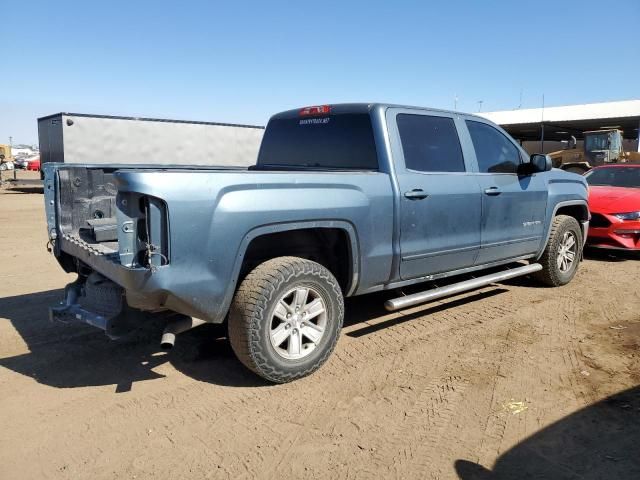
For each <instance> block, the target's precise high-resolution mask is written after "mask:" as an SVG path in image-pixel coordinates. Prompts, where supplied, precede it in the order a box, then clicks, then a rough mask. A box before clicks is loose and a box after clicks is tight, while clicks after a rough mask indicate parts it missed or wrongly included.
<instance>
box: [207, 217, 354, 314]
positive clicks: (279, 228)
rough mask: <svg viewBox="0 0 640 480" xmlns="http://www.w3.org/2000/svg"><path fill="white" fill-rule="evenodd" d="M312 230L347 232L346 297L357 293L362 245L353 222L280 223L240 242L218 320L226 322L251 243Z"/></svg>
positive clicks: (251, 233) (263, 227)
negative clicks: (284, 233) (348, 265)
mask: <svg viewBox="0 0 640 480" xmlns="http://www.w3.org/2000/svg"><path fill="white" fill-rule="evenodd" d="M310 228H333V229H338V230H343V231H345V232H346V234H347V238H348V239H349V250H350V252H349V253H350V256H351V265H350V272H351V275H350V280H349V289H348V291H347V292H346V293H345V297H348V296H351V295H352V294H353V293H354V292H355V291H356V289H357V287H358V282H359V279H360V245H359V242H358V235H357V233H356V229H355V227H354V226H353V224H352V223H351V222H348V221H346V220H308V221H300V222H287V223H278V224H273V225H261V226H259V227H255V228H253V229H251V230H249V231H248V232H247V233H246V234H245V236H244V237H243V239H242V241H241V242H240V247H239V248H238V251H237V253H236V258H235V261H234V266H233V272H232V275H231V280H230V283H229V287H228V288H227V292H226V293H225V296H224V299H223V301H222V305H221V307H222V308H220V309H219V312H220V313H219V314H218V315H220V317H219V318H218V319H217V320H218V321H219V322H222V321H224V317H225V316H226V314H227V312H228V310H229V307H230V305H231V300H232V299H233V295H234V294H235V291H236V287H237V284H238V278H239V276H240V269H241V268H242V262H243V261H244V256H245V253H246V252H247V249H248V248H249V245H250V244H251V242H252V241H253V240H254V239H255V238H257V237H260V236H262V235H268V234H272V233H280V232H286V231H293V230H302V229H310Z"/></svg>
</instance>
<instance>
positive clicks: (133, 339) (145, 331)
mask: <svg viewBox="0 0 640 480" xmlns="http://www.w3.org/2000/svg"><path fill="white" fill-rule="evenodd" d="M419 288H420V287H414V289H419ZM421 288H425V287H424V286H423V287H421ZM504 291H506V290H505V289H502V288H497V289H495V290H492V291H488V292H481V293H476V294H472V295H470V296H467V297H465V298H461V299H453V300H450V301H448V302H447V303H445V304H437V305H433V306H427V307H425V308H424V309H421V310H420V311H418V312H415V313H411V314H405V315H398V316H395V317H394V318H392V319H386V320H383V321H381V322H375V321H376V319H378V318H380V317H384V316H387V315H388V314H389V312H387V311H386V310H385V309H384V307H383V304H384V301H385V300H387V299H389V298H392V297H393V296H396V295H398V294H399V293H398V292H381V293H376V294H372V295H365V296H361V297H356V298H351V299H347V300H346V306H345V307H346V308H345V310H346V314H345V322H344V323H345V326H358V325H360V324H362V327H361V328H356V329H355V330H353V329H352V330H351V331H350V332H349V333H347V335H349V336H351V337H353V338H359V337H362V336H364V335H367V334H370V333H374V332H376V331H379V330H381V329H384V328H387V327H391V326H393V325H397V324H399V323H403V322H407V321H410V320H412V319H415V318H418V317H421V316H424V315H429V314H431V313H435V312H439V311H442V310H445V309H447V308H454V307H456V306H459V305H463V304H466V303H468V302H470V301H475V300H480V299H483V298H488V297H491V296H493V295H497V294H500V293H502V292H504ZM411 292H412V290H411V289H408V290H407V291H406V292H405V293H411ZM62 298H63V290H62V289H60V290H51V291H46V292H39V293H31V294H26V295H19V296H14V297H7V298H0V315H1V316H2V317H4V318H6V319H8V321H9V322H11V324H12V326H13V328H15V329H16V330H17V332H18V334H19V335H20V337H21V338H22V340H23V341H24V342H25V343H26V345H27V347H28V349H29V353H24V354H20V355H16V356H13V357H5V358H0V366H3V367H6V368H8V369H11V370H13V371H15V372H18V373H20V374H22V375H27V376H29V377H31V378H33V379H35V380H37V381H38V382H40V383H42V384H45V385H49V386H53V387H58V388H74V387H85V386H98V385H117V387H116V391H117V392H125V391H129V390H131V388H132V384H133V383H134V382H139V381H144V380H153V379H158V378H162V376H163V375H161V374H160V373H157V372H156V371H154V369H156V368H157V367H159V366H160V365H163V364H165V363H167V362H169V363H170V364H171V365H172V366H173V367H174V368H176V369H177V370H178V371H180V372H182V373H184V374H185V375H188V376H190V377H192V378H194V379H196V380H199V381H203V382H208V383H213V384H218V385H225V386H236V387H247V386H255V387H258V386H265V385H267V383H266V382H264V381H263V380H262V379H260V378H259V377H258V376H256V375H254V374H253V373H252V372H250V371H248V370H247V369H246V368H245V367H244V366H243V365H242V364H241V363H240V362H239V361H238V360H237V359H236V357H235V355H234V353H233V351H232V349H231V346H230V344H229V342H228V340H227V338H226V330H225V328H224V327H223V326H220V325H204V326H201V327H198V328H196V329H194V330H191V331H188V332H185V333H182V334H180V336H179V337H178V340H177V342H176V345H175V347H174V348H173V349H172V350H170V351H169V352H165V351H162V350H161V348H160V345H159V341H160V337H161V335H162V330H163V328H164V326H165V324H166V320H163V319H160V318H159V319H158V320H157V321H155V320H154V321H148V322H146V323H145V324H144V325H143V327H141V328H140V329H139V330H137V331H136V332H135V333H134V334H133V335H131V336H129V337H127V338H125V339H121V340H118V341H113V340H109V339H108V338H107V337H106V335H105V334H104V333H103V332H102V331H100V330H98V329H95V328H93V327H90V326H88V325H85V324H81V323H80V324H61V323H58V322H54V323H52V322H50V321H49V319H48V307H49V306H50V305H53V304H55V303H56V302H58V301H59V300H61V299H62ZM3 321H7V320H3V319H0V322H3ZM370 322H374V324H371V323H370Z"/></svg>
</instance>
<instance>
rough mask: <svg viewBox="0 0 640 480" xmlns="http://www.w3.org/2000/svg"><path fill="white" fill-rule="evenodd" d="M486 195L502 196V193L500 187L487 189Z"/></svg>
mask: <svg viewBox="0 0 640 480" xmlns="http://www.w3.org/2000/svg"><path fill="white" fill-rule="evenodd" d="M484 193H485V194H486V195H500V194H501V193H502V191H501V190H500V189H499V188H498V187H491V188H487V189H486V190H485V191H484Z"/></svg>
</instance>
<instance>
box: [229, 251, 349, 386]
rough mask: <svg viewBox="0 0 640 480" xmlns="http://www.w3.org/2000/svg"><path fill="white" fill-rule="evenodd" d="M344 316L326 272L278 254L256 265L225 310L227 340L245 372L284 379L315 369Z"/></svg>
mask: <svg viewBox="0 0 640 480" xmlns="http://www.w3.org/2000/svg"><path fill="white" fill-rule="evenodd" d="M343 317H344V303H343V298H342V291H341V290H340V286H339V285H338V282H337V281H336V279H335V277H334V276H333V275H332V274H331V272H329V270H327V269H326V268H325V267H323V266H322V265H320V264H318V263H316V262H312V261H310V260H305V259H302V258H298V257H279V258H275V259H273V260H268V261H266V262H264V263H262V264H260V265H258V266H257V267H256V268H255V269H254V270H253V271H251V272H250V273H249V275H247V276H246V278H245V279H244V280H243V281H242V283H241V284H240V287H239V288H238V290H237V291H236V294H235V296H234V299H233V303H232V305H231V310H230V312H229V340H230V342H231V347H232V348H233V351H234V352H235V354H236V356H237V357H238V359H239V360H240V361H241V362H242V363H243V364H244V365H245V366H247V367H248V368H249V369H250V370H252V371H253V372H255V373H257V374H258V375H260V376H261V377H263V378H265V379H267V380H269V381H272V382H275V383H285V382H289V381H292V380H295V379H298V378H301V377H304V376H306V375H309V374H310V373H312V372H314V371H316V370H317V369H318V368H320V366H321V365H322V364H323V363H324V362H325V361H326V360H327V358H328V357H329V355H330V354H331V352H332V351H333V349H334V347H335V345H336V342H337V341H338V336H339V334H340V329H341V328H342V320H343Z"/></svg>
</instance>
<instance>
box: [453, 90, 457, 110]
mask: <svg viewBox="0 0 640 480" xmlns="http://www.w3.org/2000/svg"><path fill="white" fill-rule="evenodd" d="M453 109H454V110H455V111H456V112H457V111H458V94H455V95H454V96H453Z"/></svg>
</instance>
